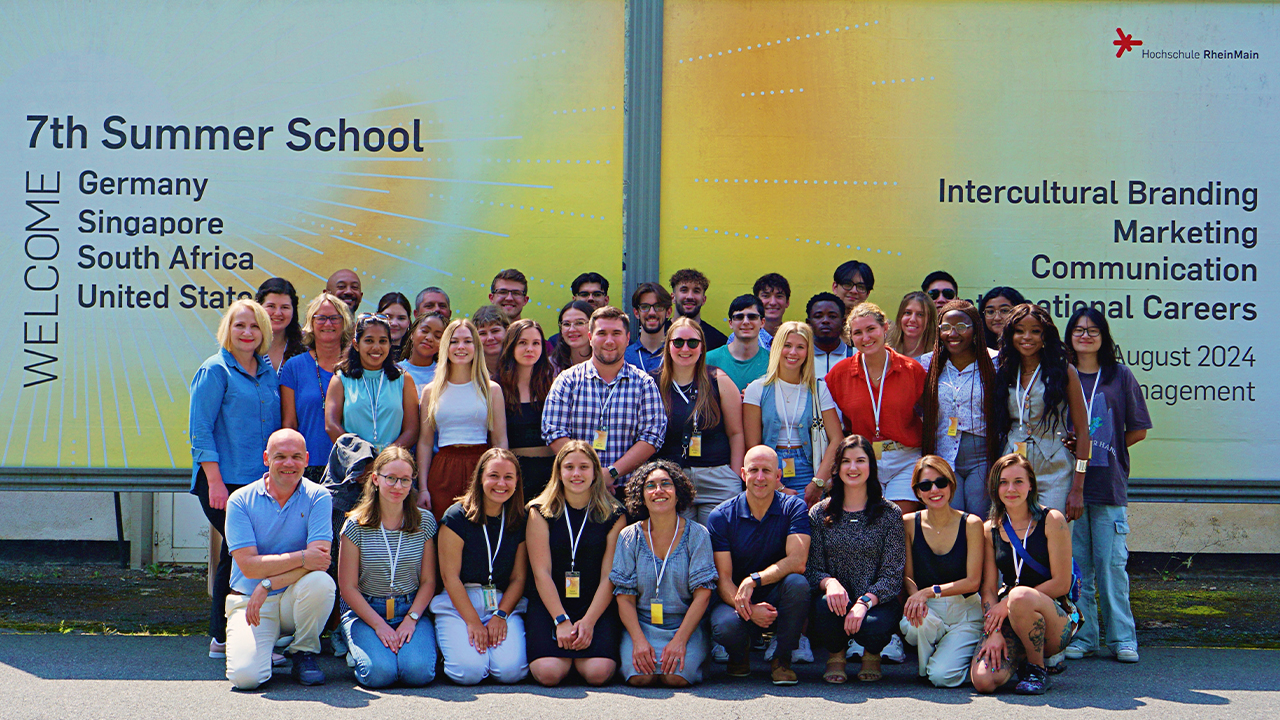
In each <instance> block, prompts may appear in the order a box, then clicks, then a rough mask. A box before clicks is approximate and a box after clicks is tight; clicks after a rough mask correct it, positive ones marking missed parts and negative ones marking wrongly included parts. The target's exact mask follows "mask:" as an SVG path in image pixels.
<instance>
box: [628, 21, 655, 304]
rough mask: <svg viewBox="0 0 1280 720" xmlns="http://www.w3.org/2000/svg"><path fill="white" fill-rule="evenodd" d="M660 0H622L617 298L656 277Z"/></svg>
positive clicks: (629, 297) (629, 293)
mask: <svg viewBox="0 0 1280 720" xmlns="http://www.w3.org/2000/svg"><path fill="white" fill-rule="evenodd" d="M662 15H663V0H627V5H626V16H627V26H626V41H625V48H626V50H625V55H626V80H625V83H626V88H625V90H624V101H625V110H626V113H625V125H624V137H625V140H624V144H625V151H624V152H625V157H624V167H623V182H622V216H623V229H622V238H623V240H622V253H623V255H622V263H623V286H624V288H625V290H624V292H623V295H622V298H621V299H620V300H619V302H618V303H617V304H618V305H619V306H621V307H622V308H623V309H629V305H630V299H631V295H632V293H634V292H635V289H636V286H637V285H639V284H640V283H642V282H646V281H657V280H658V252H659V234H658V232H659V221H660V215H659V213H660V209H661V208H660V202H659V201H660V199H661V192H662V187H661V181H662V178H661V174H662V173H661V170H662V22H663V16H662Z"/></svg>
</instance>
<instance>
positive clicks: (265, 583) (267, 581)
mask: <svg viewBox="0 0 1280 720" xmlns="http://www.w3.org/2000/svg"><path fill="white" fill-rule="evenodd" d="M258 584H259V585H261V586H262V589H263V590H266V591H267V592H271V578H262V582H260V583H258Z"/></svg>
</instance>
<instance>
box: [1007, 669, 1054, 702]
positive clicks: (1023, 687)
mask: <svg viewBox="0 0 1280 720" xmlns="http://www.w3.org/2000/svg"><path fill="white" fill-rule="evenodd" d="M1018 675H1019V677H1020V678H1021V679H1020V680H1019V681H1018V685H1017V687H1015V688H1014V689H1013V691H1014V692H1015V693H1017V694H1019V695H1043V694H1045V691H1047V690H1048V689H1049V688H1050V686H1051V685H1052V683H1050V681H1049V672H1048V671H1047V670H1045V669H1044V668H1043V667H1041V666H1039V665H1032V664H1031V663H1026V664H1025V665H1024V666H1023V670H1022V671H1021V672H1019V673H1018Z"/></svg>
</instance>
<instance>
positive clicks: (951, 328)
mask: <svg viewBox="0 0 1280 720" xmlns="http://www.w3.org/2000/svg"><path fill="white" fill-rule="evenodd" d="M971 327H973V326H972V325H970V324H969V323H956V324H955V325H952V324H951V323H942V324H941V325H939V326H938V332H940V333H949V332H958V333H965V332H968V331H969V328H971Z"/></svg>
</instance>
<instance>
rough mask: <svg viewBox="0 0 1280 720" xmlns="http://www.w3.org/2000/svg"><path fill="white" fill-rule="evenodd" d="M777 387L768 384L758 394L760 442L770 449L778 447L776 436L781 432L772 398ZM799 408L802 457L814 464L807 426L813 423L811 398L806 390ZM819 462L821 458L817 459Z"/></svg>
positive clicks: (779, 420)
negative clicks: (800, 410)
mask: <svg viewBox="0 0 1280 720" xmlns="http://www.w3.org/2000/svg"><path fill="white" fill-rule="evenodd" d="M776 388H777V385H775V384H774V383H769V384H767V385H765V386H764V387H763V388H761V392H760V425H761V429H762V437H763V439H762V441H763V443H764V444H765V445H768V446H769V447H771V448H776V447H778V435H779V434H780V433H781V431H782V418H781V417H779V416H778V401H777V400H776V399H775V397H774V391H775V390H776ZM800 402H801V407H803V408H804V411H803V412H802V413H801V414H800V417H799V421H800V445H801V446H803V447H804V456H805V457H806V458H808V460H809V463H810V464H812V463H813V462H814V459H813V442H812V440H811V439H810V438H809V426H810V425H811V424H812V423H813V398H812V396H811V393H810V392H809V391H808V390H805V391H804V397H803V398H801V401H800ZM819 460H821V458H819Z"/></svg>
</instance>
